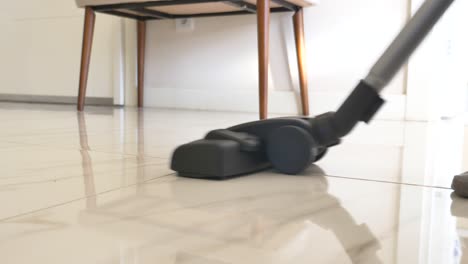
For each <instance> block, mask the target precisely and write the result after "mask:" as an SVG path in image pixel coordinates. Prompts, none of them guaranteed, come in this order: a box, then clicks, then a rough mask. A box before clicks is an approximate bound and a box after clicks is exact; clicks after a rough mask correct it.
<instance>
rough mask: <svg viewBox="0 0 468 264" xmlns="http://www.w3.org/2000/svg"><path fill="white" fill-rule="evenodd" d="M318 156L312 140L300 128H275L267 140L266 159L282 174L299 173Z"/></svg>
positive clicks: (307, 133) (315, 145)
mask: <svg viewBox="0 0 468 264" xmlns="http://www.w3.org/2000/svg"><path fill="white" fill-rule="evenodd" d="M318 154H319V153H318V149H317V144H316V143H315V141H314V139H313V138H312V136H311V135H310V133H309V132H308V131H306V130H305V129H303V128H301V127H297V126H284V127H280V128H277V129H275V130H274V131H273V132H272V133H271V134H270V136H269V137H268V140H267V155H268V159H269V161H270V162H271V164H272V165H273V167H274V168H275V169H277V170H279V171H280V172H282V173H286V174H298V173H301V172H302V171H304V170H305V169H306V168H307V167H308V166H309V165H310V164H311V163H312V162H314V161H315V160H316V157H317V155H318Z"/></svg>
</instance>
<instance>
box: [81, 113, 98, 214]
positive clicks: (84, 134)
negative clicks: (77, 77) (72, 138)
mask: <svg viewBox="0 0 468 264" xmlns="http://www.w3.org/2000/svg"><path fill="white" fill-rule="evenodd" d="M77 120H78V131H79V137H80V147H81V148H80V154H81V166H82V167H83V182H84V190H85V195H86V207H87V208H89V209H91V208H96V205H97V201H96V199H97V197H96V186H95V182H94V180H95V179H94V172H93V161H92V159H91V155H90V154H89V151H90V150H91V149H90V147H89V142H88V131H87V129H86V118H85V114H84V113H83V112H78V113H77Z"/></svg>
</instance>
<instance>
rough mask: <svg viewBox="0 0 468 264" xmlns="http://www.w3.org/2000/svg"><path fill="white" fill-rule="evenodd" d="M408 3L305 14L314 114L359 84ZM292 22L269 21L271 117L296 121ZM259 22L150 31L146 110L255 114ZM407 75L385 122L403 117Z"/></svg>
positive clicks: (234, 20)
mask: <svg viewBox="0 0 468 264" xmlns="http://www.w3.org/2000/svg"><path fill="white" fill-rule="evenodd" d="M408 8H409V6H408V2H407V0H397V1H395V0H356V1H340V0H327V1H322V2H321V4H320V5H319V6H317V7H311V8H308V9H306V11H305V32H306V45H307V62H308V65H309V70H308V75H309V83H310V84H309V86H310V87H309V88H310V91H311V96H310V97H311V109H312V112H313V113H318V112H322V111H328V110H330V109H333V108H334V107H336V106H337V105H338V104H339V103H340V102H341V100H342V99H343V98H344V97H345V96H346V95H347V94H348V92H349V91H350V89H351V88H353V86H354V85H355V84H356V83H357V82H358V81H359V79H360V78H362V77H363V76H364V75H365V74H366V73H367V70H368V69H369V66H370V65H371V63H373V62H374V61H375V60H376V58H377V56H378V55H379V54H380V53H381V52H382V51H383V49H384V48H385V47H386V45H387V43H388V42H389V40H391V39H392V37H393V36H394V35H395V34H396V33H397V32H398V30H399V29H400V28H401V26H402V25H403V24H404V22H405V21H406V19H407V16H408V12H409V9H408ZM291 16H292V14H275V15H273V16H272V21H271V51H270V53H271V69H270V72H271V81H270V84H271V87H270V93H271V94H270V100H271V104H270V109H271V111H273V112H280V113H296V112H297V110H298V107H299V106H298V104H297V92H296V93H293V92H292V91H297V90H298V78H297V66H296V58H295V56H296V55H295V47H294V41H293V40H294V39H293V27H292V20H291V19H292V18H291ZM256 40H257V36H256V17H255V16H254V15H250V16H237V17H223V18H201V19H196V20H195V30H194V31H193V32H189V33H178V32H176V31H175V23H174V21H153V22H150V23H149V27H148V43H147V47H148V50H147V53H148V54H147V64H146V66H147V75H146V96H145V100H146V102H145V103H146V105H147V106H164V107H186V108H196V109H221V110H240V111H257V97H258V96H257V89H258V88H257V87H258V85H257V42H256ZM404 91H405V75H404V74H400V75H399V76H398V77H397V78H396V80H395V81H394V82H393V83H392V85H391V87H389V88H388V89H387V91H386V94H387V97H389V98H390V99H391V102H390V103H389V104H387V107H386V108H385V111H383V112H384V113H382V114H383V115H384V116H385V117H388V118H402V116H403V115H404V104H405V102H404V100H405V98H404Z"/></svg>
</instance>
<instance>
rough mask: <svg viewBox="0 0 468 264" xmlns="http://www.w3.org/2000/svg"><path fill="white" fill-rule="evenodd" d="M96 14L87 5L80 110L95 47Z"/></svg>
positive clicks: (82, 55) (79, 89)
mask: <svg viewBox="0 0 468 264" xmlns="http://www.w3.org/2000/svg"><path fill="white" fill-rule="evenodd" d="M95 20H96V15H95V13H94V10H93V9H92V8H91V7H86V10H85V21H84V30H83V47H82V51H81V67H80V86H79V88H78V111H83V109H84V103H85V97H86V86H87V84H88V72H89V61H90V59H91V49H92V47H93V35H94V24H95Z"/></svg>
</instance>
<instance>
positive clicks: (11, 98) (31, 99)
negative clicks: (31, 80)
mask: <svg viewBox="0 0 468 264" xmlns="http://www.w3.org/2000/svg"><path fill="white" fill-rule="evenodd" d="M76 101H77V97H74V96H51V95H26V94H25V95H23V94H0V102H18V103H48V104H76ZM86 104H87V105H103V106H113V105H114V99H113V98H105V97H87V98H86Z"/></svg>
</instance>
